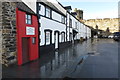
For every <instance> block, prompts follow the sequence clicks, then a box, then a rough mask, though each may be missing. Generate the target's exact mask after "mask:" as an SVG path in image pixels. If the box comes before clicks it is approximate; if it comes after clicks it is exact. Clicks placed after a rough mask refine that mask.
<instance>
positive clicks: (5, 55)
mask: <svg viewBox="0 0 120 80" xmlns="http://www.w3.org/2000/svg"><path fill="white" fill-rule="evenodd" d="M1 4H2V5H0V7H1V8H2V10H0V11H2V21H1V22H2V29H1V31H2V41H1V42H2V47H0V50H2V63H3V64H5V65H6V66H8V65H10V64H12V63H15V62H16V50H17V49H16V3H14V2H2V3H1Z"/></svg>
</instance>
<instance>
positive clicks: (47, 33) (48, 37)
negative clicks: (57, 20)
mask: <svg viewBox="0 0 120 80" xmlns="http://www.w3.org/2000/svg"><path fill="white" fill-rule="evenodd" d="M46 43H47V44H50V32H46Z"/></svg>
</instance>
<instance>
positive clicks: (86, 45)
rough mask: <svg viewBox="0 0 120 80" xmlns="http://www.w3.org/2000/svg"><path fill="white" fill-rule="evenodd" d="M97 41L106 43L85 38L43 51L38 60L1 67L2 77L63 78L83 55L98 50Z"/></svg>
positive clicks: (102, 41) (72, 69) (73, 68)
mask: <svg viewBox="0 0 120 80" xmlns="http://www.w3.org/2000/svg"><path fill="white" fill-rule="evenodd" d="M107 42H108V43H115V42H114V41H113V40H107ZM98 43H99V44H101V43H106V40H100V41H99V40H96V39H95V40H87V41H85V42H83V43H77V44H74V45H71V46H69V47H67V48H65V49H63V50H60V51H56V52H50V53H45V54H43V55H41V57H40V59H39V60H37V61H34V62H30V63H27V64H25V65H23V66H19V67H18V66H11V67H9V68H5V67H3V77H5V78H6V77H7V78H12V77H14V78H15V77H16V78H20V77H21V78H63V77H65V76H67V75H74V74H71V73H72V72H74V71H75V68H76V66H77V65H79V64H80V61H81V60H82V58H83V57H85V56H86V55H87V54H88V53H89V52H96V53H97V51H99V49H98ZM98 55H99V54H98ZM87 57H88V56H87ZM87 57H86V58H87ZM79 66H80V65H79Z"/></svg>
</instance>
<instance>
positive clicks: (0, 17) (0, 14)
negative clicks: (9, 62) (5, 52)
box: [0, 2, 2, 63]
mask: <svg viewBox="0 0 120 80" xmlns="http://www.w3.org/2000/svg"><path fill="white" fill-rule="evenodd" d="M1 6H2V2H0V63H2V54H1V53H2V7H1Z"/></svg>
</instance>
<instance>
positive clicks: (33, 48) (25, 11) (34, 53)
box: [16, 3, 39, 65]
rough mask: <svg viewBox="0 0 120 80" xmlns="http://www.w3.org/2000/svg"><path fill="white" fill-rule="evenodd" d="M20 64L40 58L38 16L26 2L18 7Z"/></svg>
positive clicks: (18, 51)
mask: <svg viewBox="0 0 120 80" xmlns="http://www.w3.org/2000/svg"><path fill="white" fill-rule="evenodd" d="M16 19H17V20H16V24H17V56H18V57H17V59H18V65H22V64H24V63H26V62H29V61H32V60H36V59H38V52H39V50H38V49H39V45H38V43H39V40H38V33H39V31H38V18H37V15H36V14H35V13H34V12H33V11H32V10H31V9H30V8H28V7H27V6H26V5H25V4H24V3H19V4H18V5H17V8H16Z"/></svg>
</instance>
